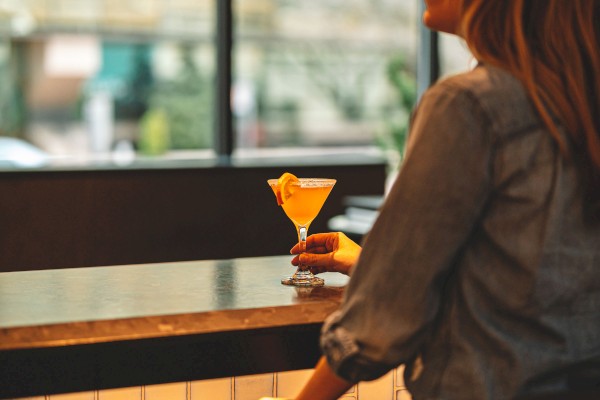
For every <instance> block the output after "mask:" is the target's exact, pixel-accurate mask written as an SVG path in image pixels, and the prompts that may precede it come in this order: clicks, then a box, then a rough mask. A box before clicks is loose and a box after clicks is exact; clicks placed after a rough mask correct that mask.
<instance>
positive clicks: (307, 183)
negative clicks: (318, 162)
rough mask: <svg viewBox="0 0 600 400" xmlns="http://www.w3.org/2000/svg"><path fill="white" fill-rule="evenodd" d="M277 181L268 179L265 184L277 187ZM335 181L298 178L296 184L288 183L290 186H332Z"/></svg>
mask: <svg viewBox="0 0 600 400" xmlns="http://www.w3.org/2000/svg"><path fill="white" fill-rule="evenodd" d="M277 181H278V179H269V180H268V181H267V183H268V184H269V185H271V186H275V185H277ZM336 182H337V180H335V179H330V178H298V182H290V185H292V186H301V187H306V186H315V187H318V186H333V185H335V183H336Z"/></svg>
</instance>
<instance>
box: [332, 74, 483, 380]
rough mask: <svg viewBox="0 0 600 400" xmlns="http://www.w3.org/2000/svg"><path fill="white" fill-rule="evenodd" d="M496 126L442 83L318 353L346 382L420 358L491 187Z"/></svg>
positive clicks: (415, 124)
mask: <svg viewBox="0 0 600 400" xmlns="http://www.w3.org/2000/svg"><path fill="white" fill-rule="evenodd" d="M489 125H490V124H489V121H488V119H487V117H486V115H485V113H484V111H483V110H482V108H481V106H480V104H479V103H478V101H477V99H476V98H475V97H474V95H472V94H471V93H470V92H469V91H468V90H467V89H465V88H461V87H460V86H459V85H452V84H450V83H444V82H442V83H439V84H437V85H435V86H434V87H432V88H431V89H430V90H429V91H428V92H426V93H425V95H424V96H423V98H422V100H421V102H420V104H419V106H418V108H417V110H416V112H415V114H414V117H413V121H412V123H411V133H410V138H409V143H408V148H407V153H406V158H405V160H404V163H403V165H402V168H401V170H400V172H399V175H398V178H397V179H396V182H395V184H394V186H393V187H392V189H391V191H390V193H389V195H388V197H387V199H386V201H385V203H384V205H383V207H382V209H381V212H380V215H379V218H378V219H377V221H376V222H375V224H374V226H373V227H372V229H371V231H370V233H369V234H368V236H367V238H366V239H365V241H364V243H363V251H362V254H361V256H360V259H359V260H358V263H357V265H356V266H355V268H354V270H353V272H352V278H351V280H350V283H349V284H348V287H347V290H346V293H345V298H344V302H343V304H342V305H341V307H340V309H339V310H338V311H336V312H335V313H334V314H332V315H331V316H330V317H329V318H328V319H327V321H326V322H325V324H324V325H323V329H322V335H321V347H322V350H323V352H324V354H325V356H326V357H327V359H328V362H329V365H330V366H331V367H332V369H333V370H334V371H335V372H336V374H337V375H339V376H341V377H342V378H344V379H346V380H349V381H352V382H357V381H361V380H372V379H376V378H378V377H380V376H382V375H384V374H385V373H386V372H387V371H389V370H390V369H392V368H394V367H396V366H398V365H400V364H402V363H405V362H408V361H409V360H411V359H413V358H414V357H415V356H416V355H417V354H418V353H419V349H420V347H421V345H422V343H423V340H424V338H425V337H426V335H427V332H428V328H429V327H430V326H432V322H434V321H435V319H436V315H437V314H438V310H439V308H440V303H441V296H442V289H443V286H444V282H445V281H446V278H447V277H448V274H449V272H450V271H451V270H452V269H453V266H454V265H455V264H456V259H457V258H458V257H459V256H460V251H461V248H462V247H463V246H465V244H466V243H467V242H468V238H469V235H470V234H472V231H473V227H474V226H475V225H476V223H477V220H478V218H479V216H480V215H481V212H482V209H483V207H484V205H485V202H486V199H487V197H488V195H489V193H490V185H491V165H492V163H491V159H492V154H491V152H492V146H491V142H492V138H491V136H492V135H491V133H490V132H489Z"/></svg>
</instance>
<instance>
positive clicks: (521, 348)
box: [321, 65, 600, 400]
mask: <svg viewBox="0 0 600 400" xmlns="http://www.w3.org/2000/svg"><path fill="white" fill-rule="evenodd" d="M582 206H583V196H582V193H581V185H580V181H579V179H578V177H577V173H576V171H575V168H574V165H573V163H572V162H571V161H569V160H568V159H567V158H565V157H563V156H562V155H561V154H560V152H559V150H558V146H557V145H556V143H555V141H554V140H553V139H552V138H551V136H550V134H549V133H548V131H547V130H546V129H545V128H544V127H543V126H542V125H541V123H540V121H539V119H538V118H537V116H536V114H535V112H534V111H533V109H532V107H531V105H530V103H529V101H528V99H527V97H526V94H525V92H524V90H523V88H522V86H521V84H520V83H519V82H518V81H517V80H516V79H515V78H514V77H513V76H511V75H510V74H508V73H507V72H505V71H503V70H500V69H498V68H493V67H489V66H484V65H480V66H478V67H477V68H475V69H474V70H473V71H470V72H468V73H465V74H461V75H457V76H454V77H451V78H448V79H446V80H444V81H442V82H439V83H437V84H436V85H434V86H433V87H432V88H431V89H430V90H429V91H428V92H427V93H426V94H425V95H424V96H423V98H422V100H421V102H420V104H419V106H418V109H417V110H416V112H415V114H414V116H413V121H412V124H411V135H410V140H409V145H408V149H407V154H406V158H405V161H404V163H403V165H402V168H401V170H400V173H399V176H398V178H397V180H396V182H395V184H394V186H393V188H392V190H391V192H390V194H389V195H388V197H387V199H386V201H385V203H384V205H383V207H382V209H381V214H380V216H379V218H378V219H377V222H376V223H375V225H374V226H373V228H372V230H371V232H370V233H369V235H368V237H367V238H366V240H365V242H364V243H363V252H362V254H361V256H360V259H359V261H358V263H357V265H356V266H355V267H354V269H353V273H352V278H351V280H350V283H349V285H348V288H347V290H346V294H345V300H344V302H343V304H342V306H341V308H340V309H339V310H338V311H337V312H335V313H334V314H333V315H331V316H330V317H329V319H328V320H327V321H326V323H325V325H324V327H323V332H322V339H321V346H322V349H323V352H324V354H325V355H326V356H327V358H328V361H329V364H330V365H331V366H332V368H333V369H334V371H336V373H337V374H338V375H340V376H341V377H344V378H345V379H347V380H350V381H354V382H356V381H359V380H370V379H375V378H377V377H379V376H381V375H383V374H384V373H386V372H387V371H389V370H390V369H392V368H394V367H395V366H398V365H400V364H406V366H407V368H406V371H405V382H406V385H407V387H408V389H409V390H410V392H411V393H412V395H413V398H414V399H476V400H483V399H495V400H497V399H510V398H513V397H514V396H516V395H523V394H528V393H536V392H541V391H544V390H559V389H564V388H565V387H566V385H567V378H566V377H567V372H566V371H567V370H568V369H569V368H571V367H572V366H574V365H577V364H578V363H581V362H584V361H586V360H590V359H593V358H598V357H600V228H599V227H598V226H596V227H594V226H589V225H590V224H587V223H586V221H585V218H584V217H583V211H582Z"/></svg>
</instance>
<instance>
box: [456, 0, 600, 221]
mask: <svg viewBox="0 0 600 400" xmlns="http://www.w3.org/2000/svg"><path fill="white" fill-rule="evenodd" d="M462 3H463V4H462V15H463V19H462V24H461V27H460V30H461V32H460V33H461V34H462V35H463V37H464V38H465V40H466V42H467V44H468V45H469V47H470V49H471V51H472V52H473V54H474V55H475V57H476V58H477V59H478V60H479V61H482V62H484V63H489V64H493V65H496V66H498V67H501V68H504V69H507V70H508V71H509V72H511V73H512V74H513V75H514V76H516V77H517V78H518V79H519V80H520V81H521V82H522V84H523V85H524V87H525V90H526V91H527V93H528V95H529V97H530V99H531V101H532V104H533V106H534V108H535V110H536V111H537V113H538V114H539V116H540V118H541V120H542V122H543V123H544V124H545V125H546V126H547V128H548V130H549V132H550V133H551V134H552V136H553V137H554V138H555V139H556V142H557V143H558V145H559V146H560V149H561V150H562V152H563V153H564V154H565V155H567V156H570V157H573V158H575V161H576V162H578V163H580V170H581V172H582V176H583V177H584V179H585V181H584V182H585V184H586V192H587V199H586V200H588V201H589V204H588V205H589V206H591V207H592V208H593V209H595V211H594V213H595V214H596V216H597V217H598V216H600V213H599V212H598V211H599V210H600V208H598V207H599V204H600V22H599V21H600V1H597V0H462ZM555 119H557V120H558V122H559V123H560V124H562V125H563V126H564V127H565V130H566V132H567V134H568V136H567V138H565V137H563V136H561V134H560V132H559V129H558V127H557V125H556V123H555Z"/></svg>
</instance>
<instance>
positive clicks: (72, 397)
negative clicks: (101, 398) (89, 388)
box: [47, 392, 96, 400]
mask: <svg viewBox="0 0 600 400" xmlns="http://www.w3.org/2000/svg"><path fill="white" fill-rule="evenodd" d="M47 398H48V400H96V392H79V393H69V394H53V395H52V396H47Z"/></svg>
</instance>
